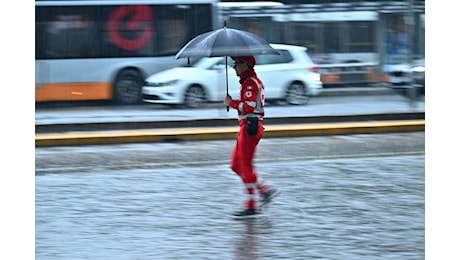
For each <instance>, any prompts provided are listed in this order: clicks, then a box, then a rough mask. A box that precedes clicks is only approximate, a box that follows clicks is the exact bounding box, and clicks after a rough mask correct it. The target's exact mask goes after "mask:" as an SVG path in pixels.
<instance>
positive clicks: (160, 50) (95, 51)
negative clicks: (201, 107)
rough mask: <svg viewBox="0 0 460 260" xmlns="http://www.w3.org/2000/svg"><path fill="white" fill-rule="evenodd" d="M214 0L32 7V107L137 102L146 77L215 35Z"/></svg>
mask: <svg viewBox="0 0 460 260" xmlns="http://www.w3.org/2000/svg"><path fill="white" fill-rule="evenodd" d="M216 3H217V1H216V0H196V1H189V0H185V1H183V0H181V1H160V0H151V1H148V2H147V1H139V2H138V3H136V2H135V1H125V2H122V1H117V2H112V1H36V2H35V31H36V34H35V55H36V56H35V64H36V73H35V75H36V77H35V78H36V82H35V85H36V88H35V101H36V102H42V101H66V100H114V101H116V102H119V103H123V104H134V103H139V102H140V101H141V96H142V93H141V89H142V84H143V81H144V79H145V77H147V76H149V75H151V74H153V73H156V72H159V71H161V70H164V69H168V68H171V67H174V66H180V65H184V64H185V63H186V61H185V60H176V59H174V55H175V54H176V53H177V51H179V49H180V48H181V47H182V46H183V45H185V43H187V42H188V41H189V40H190V39H192V38H193V37H195V36H196V35H199V34H201V33H204V32H207V31H211V30H214V29H216V27H215V24H214V23H215V21H216V16H217V13H216V11H215V6H216Z"/></svg>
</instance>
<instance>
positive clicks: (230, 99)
mask: <svg viewBox="0 0 460 260" xmlns="http://www.w3.org/2000/svg"><path fill="white" fill-rule="evenodd" d="M232 101H233V99H232V97H231V96H229V95H227V96H226V97H225V98H224V103H225V105H227V106H230V102H232Z"/></svg>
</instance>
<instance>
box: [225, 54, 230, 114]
mask: <svg viewBox="0 0 460 260" xmlns="http://www.w3.org/2000/svg"><path fill="white" fill-rule="evenodd" d="M225 86H226V88H227V96H228V64H227V56H225ZM228 111H230V107H229V106H227V112H228Z"/></svg>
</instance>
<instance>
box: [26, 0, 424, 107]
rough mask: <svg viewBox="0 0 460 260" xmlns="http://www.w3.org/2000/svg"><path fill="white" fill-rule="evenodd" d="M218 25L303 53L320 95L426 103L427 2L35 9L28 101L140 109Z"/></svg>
mask: <svg viewBox="0 0 460 260" xmlns="http://www.w3.org/2000/svg"><path fill="white" fill-rule="evenodd" d="M224 21H226V24H227V26H228V27H230V28H235V29H241V30H246V31H249V32H252V33H254V34H257V35H259V36H261V37H263V38H265V39H266V40H267V41H268V42H270V43H281V44H288V45H297V46H303V47H306V48H307V52H308V54H309V55H310V57H311V59H312V60H313V62H314V63H315V67H316V68H315V70H316V72H318V73H319V74H320V80H321V82H322V86H323V87H324V88H346V87H356V86H358V87H376V86H379V87H382V86H384V87H390V88H395V89H401V88H403V89H405V88H407V86H412V87H415V88H417V91H418V93H421V94H424V89H425V59H424V58H425V1H420V0H412V1H273V2H272V1H270V2H266V1H241V2H238V1H215V0H202V1H198V0H193V1H192V0H183V1H167V2H164V1H140V2H136V1H133V0H126V1H125V3H120V2H116V3H114V2H110V1H84V2H82V1H35V101H36V103H42V104H43V103H44V102H55V101H58V102H60V101H64V102H65V101H90V100H105V101H110V102H111V103H112V104H117V105H130V104H142V103H143V100H142V99H143V98H142V88H143V86H144V85H145V79H146V78H147V77H149V76H151V75H153V74H156V73H159V72H161V71H164V70H167V69H170V68H173V67H178V66H187V65H189V64H190V61H187V60H186V59H178V60H177V59H174V55H175V54H176V53H177V52H178V50H179V49H180V48H181V47H182V46H184V45H185V44H186V43H187V42H188V41H189V40H191V39H192V38H193V37H195V36H197V35H198V34H201V33H204V32H207V31H211V30H215V29H218V28H222V27H223V25H224ZM191 62H192V63H193V62H194V61H191ZM280 67H282V66H281V65H280ZM48 104H49V103H48Z"/></svg>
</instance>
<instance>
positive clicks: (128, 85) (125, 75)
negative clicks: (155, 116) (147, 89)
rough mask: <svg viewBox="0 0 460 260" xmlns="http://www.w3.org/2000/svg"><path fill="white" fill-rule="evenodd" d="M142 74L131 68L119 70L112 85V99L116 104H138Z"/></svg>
mask: <svg viewBox="0 0 460 260" xmlns="http://www.w3.org/2000/svg"><path fill="white" fill-rule="evenodd" d="M143 80H144V79H143V77H142V75H141V74H140V73H139V72H138V71H136V70H133V69H128V70H123V71H121V72H120V73H119V74H118V75H117V77H116V79H115V84H114V87H113V100H114V101H115V102H116V103H117V104H125V105H131V104H138V103H140V101H141V98H142V82H143Z"/></svg>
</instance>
